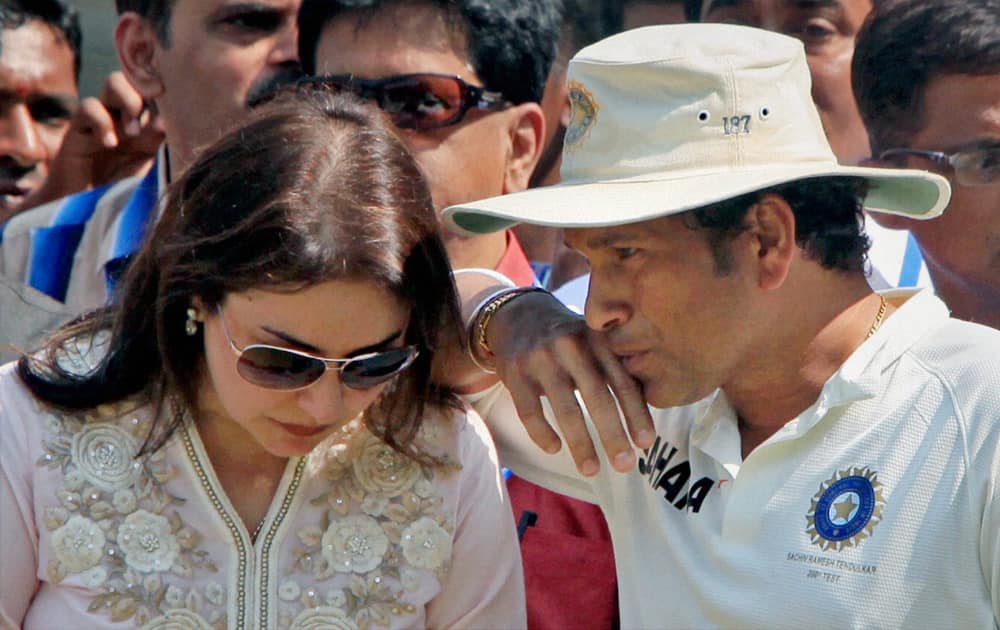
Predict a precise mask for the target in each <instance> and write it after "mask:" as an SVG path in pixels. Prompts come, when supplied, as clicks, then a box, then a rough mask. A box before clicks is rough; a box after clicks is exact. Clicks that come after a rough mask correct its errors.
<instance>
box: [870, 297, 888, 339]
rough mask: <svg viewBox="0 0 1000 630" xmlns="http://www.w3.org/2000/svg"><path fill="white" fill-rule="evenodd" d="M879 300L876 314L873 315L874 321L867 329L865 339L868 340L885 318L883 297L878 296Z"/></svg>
mask: <svg viewBox="0 0 1000 630" xmlns="http://www.w3.org/2000/svg"><path fill="white" fill-rule="evenodd" d="M879 298H881V300H882V301H881V303H880V304H879V307H878V313H876V314H875V321H873V322H872V327H871V328H869V329H868V334H867V335H865V339H868V338H869V337H871V336H872V335H874V334H875V331H876V330H878V327H879V326H881V325H882V320H883V319H884V318H885V311H886V303H885V296H884V295H880V296H879Z"/></svg>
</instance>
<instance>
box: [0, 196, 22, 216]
mask: <svg viewBox="0 0 1000 630" xmlns="http://www.w3.org/2000/svg"><path fill="white" fill-rule="evenodd" d="M25 196H26V195H0V223H3V222H4V221H6V220H7V219H9V218H11V217H12V216H14V215H15V214H17V213H18V212H20V211H21V206H22V205H23V204H24V198H25Z"/></svg>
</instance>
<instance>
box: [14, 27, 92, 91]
mask: <svg viewBox="0 0 1000 630" xmlns="http://www.w3.org/2000/svg"><path fill="white" fill-rule="evenodd" d="M0 69H2V71H3V72H4V73H5V74H8V75H9V77H15V76H16V77H17V79H18V80H19V81H23V82H28V83H35V82H39V81H41V82H45V83H49V82H55V83H65V84H67V85H71V86H73V87H74V89H75V86H76V73H75V67H74V58H73V51H72V49H71V48H70V47H69V44H68V43H67V42H66V40H65V38H63V37H62V35H61V33H60V32H59V31H57V30H56V29H55V28H54V27H52V26H50V25H48V24H45V23H44V22H40V21H38V20H29V21H27V22H25V23H24V24H22V25H20V26H18V27H16V28H5V29H2V30H0Z"/></svg>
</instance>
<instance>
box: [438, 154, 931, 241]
mask: <svg viewBox="0 0 1000 630" xmlns="http://www.w3.org/2000/svg"><path fill="white" fill-rule="evenodd" d="M817 177H860V178H863V179H865V180H867V181H868V184H869V190H868V194H867V196H866V197H865V200H864V206H865V208H867V209H868V210H871V211H872V212H883V213H888V214H898V215H902V216H907V217H911V218H914V219H931V218H934V217H936V216H939V215H940V214H941V213H942V212H943V211H944V208H945V206H947V205H948V201H949V199H950V198H951V188H950V187H949V185H948V180H947V179H945V178H944V177H941V176H940V175H936V174H933V173H928V172H926V171H915V170H902V169H881V168H865V167H848V166H839V165H832V166H831V165H829V164H811V165H802V166H797V167H791V168H790V167H788V166H782V167H780V168H778V167H768V168H744V169H738V170H719V171H713V172H699V173H696V174H685V175H684V176H682V177H677V176H673V177H671V176H665V177H663V178H654V177H643V178H632V179H624V180H610V181H602V182H591V183H572V182H567V183H560V184H556V185H553V186H546V187H543V188H534V189H531V190H526V191H524V192H520V193H513V194H509V195H503V196H500V197H492V198H490V199H483V200H481V201H474V202H470V203H467V204H460V205H456V206H452V207H450V208H447V209H445V210H444V213H443V217H444V222H445V225H447V226H448V227H449V228H451V229H452V230H454V231H457V232H459V233H464V234H485V233H489V232H496V231H498V230H503V229H506V228H508V227H511V226H512V225H516V224H518V223H529V224H532V225H543V226H551V227H566V228H573V227H606V226H611V225H624V224H627V223H638V222H641V221H648V220H651V219H657V218H660V217H665V216H669V215H672V214H678V213H680V212H685V211H687V210H693V209H695V208H701V207H704V206H707V205H711V204H713V203H718V202H720V201H725V200H726V199H732V198H733V197H738V196H740V195H743V194H746V193H752V192H755V191H758V190H763V189H765V188H771V187H773V186H777V185H779V184H785V183H788V182H793V181H799V180H805V179H812V178H817Z"/></svg>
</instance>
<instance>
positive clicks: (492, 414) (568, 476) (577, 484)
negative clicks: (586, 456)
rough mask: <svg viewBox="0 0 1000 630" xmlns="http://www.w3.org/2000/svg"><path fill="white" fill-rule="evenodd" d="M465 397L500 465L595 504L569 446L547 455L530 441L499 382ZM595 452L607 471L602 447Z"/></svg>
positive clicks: (547, 409) (589, 483) (545, 404)
mask: <svg viewBox="0 0 1000 630" xmlns="http://www.w3.org/2000/svg"><path fill="white" fill-rule="evenodd" d="M465 400H466V402H468V403H469V404H470V405H472V406H473V407H474V408H475V410H476V411H477V412H479V414H480V415H481V416H482V417H483V419H484V420H485V421H486V425H487V426H488V427H489V430H490V433H491V434H492V435H493V439H494V440H495V441H496V445H497V450H498V451H499V453H500V461H501V463H502V464H503V465H504V466H506V467H507V468H510V469H511V470H512V471H514V473H515V474H517V475H518V476H520V477H524V478H525V479H527V480H528V481H530V482H532V483H534V484H537V485H539V486H542V487H543V488H546V489H548V490H552V491H553V492H558V493H559V494H565V495H567V496H570V497H573V498H574V499H579V500H581V501H587V502H588V503H598V500H597V496H596V494H595V492H594V487H593V482H592V480H591V479H588V478H587V477H584V476H583V475H581V474H580V473H579V471H577V469H576V464H575V463H574V462H573V457H572V455H570V452H569V449H567V448H563V449H561V450H560V451H559V452H558V453H555V454H549V453H546V452H545V451H543V450H542V449H540V448H539V447H538V446H537V445H536V444H535V443H534V442H533V441H532V440H531V437H530V436H529V435H528V432H527V431H526V430H525V428H524V425H523V424H521V420H520V418H518V415H517V409H516V408H515V407H514V401H513V399H512V398H511V395H510V392H509V391H507V388H506V387H504V386H503V384H502V383H498V384H497V385H494V386H493V387H491V388H490V389H488V390H486V391H485V392H481V393H478V394H472V395H469V396H465ZM542 402H543V410H544V412H545V416H546V418H548V419H549V421H550V423H551V424H552V426H553V428H554V429H555V431H556V432H557V433H560V436H559V437H560V438H562V434H561V432H560V431H559V427H558V426H557V424H556V423H555V421H554V420H553V417H554V416H553V414H552V409H551V407H550V406H549V404H548V401H547V400H545V399H543V401H542ZM587 422H588V428H589V429H590V432H591V437H592V438H593V439H594V440H595V442H594V443H595V444H599V443H600V442H599V440H598V438H597V435H596V433H595V430H594V428H593V426H592V425H590V419H589V418H587ZM597 453H598V457H599V458H600V460H601V467H602V470H607V469H608V466H609V464H608V461H607V458H606V455H605V454H604V451H603V449H601V448H598V449H597Z"/></svg>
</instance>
